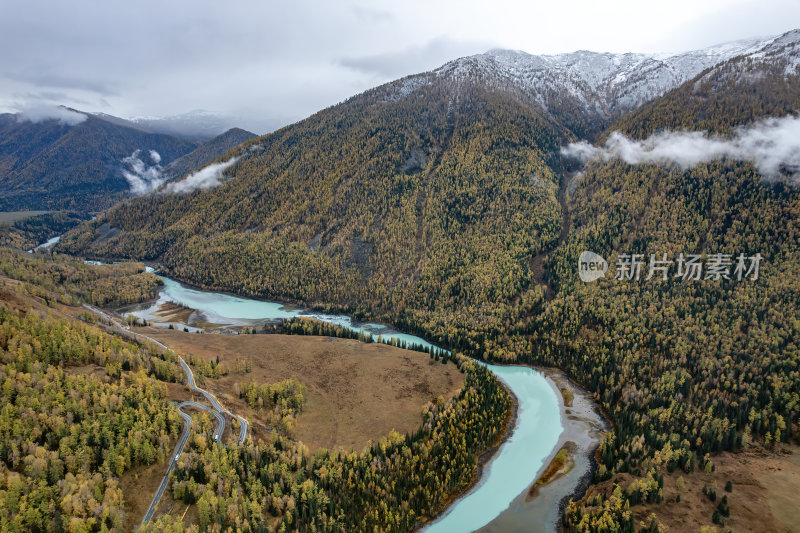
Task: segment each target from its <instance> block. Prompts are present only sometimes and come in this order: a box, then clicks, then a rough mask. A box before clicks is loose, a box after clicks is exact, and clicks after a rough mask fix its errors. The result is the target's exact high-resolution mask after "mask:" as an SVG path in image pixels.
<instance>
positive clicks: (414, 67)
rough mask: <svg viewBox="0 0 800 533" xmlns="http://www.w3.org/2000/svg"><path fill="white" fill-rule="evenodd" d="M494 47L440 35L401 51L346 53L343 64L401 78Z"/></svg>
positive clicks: (371, 73)
mask: <svg viewBox="0 0 800 533" xmlns="http://www.w3.org/2000/svg"><path fill="white" fill-rule="evenodd" d="M490 48H493V45H492V44H491V43H475V42H461V41H454V40H452V39H449V38H447V37H437V38H436V39H433V40H431V41H429V42H428V43H427V44H425V45H424V46H411V47H409V48H406V49H404V50H400V51H397V52H387V53H384V54H375V55H368V56H357V57H345V58H343V59H341V60H340V64H341V65H343V66H345V67H348V68H351V69H354V70H357V71H360V72H363V73H365V74H369V75H378V76H384V77H389V78H399V77H402V76H406V75H408V74H416V73H418V72H421V71H425V70H430V69H434V68H436V67H438V66H440V65H442V64H443V63H446V62H447V61H450V60H452V59H456V58H459V57H463V56H466V55H471V54H477V53H481V52H484V51H486V50H488V49H490Z"/></svg>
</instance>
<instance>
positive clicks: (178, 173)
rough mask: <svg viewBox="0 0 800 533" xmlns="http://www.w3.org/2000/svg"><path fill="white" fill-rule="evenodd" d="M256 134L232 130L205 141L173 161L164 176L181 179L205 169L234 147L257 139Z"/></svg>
mask: <svg viewBox="0 0 800 533" xmlns="http://www.w3.org/2000/svg"><path fill="white" fill-rule="evenodd" d="M255 136H256V134H255V133H250V132H249V131H246V130H243V129H241V128H231V129H229V130H228V131H226V132H224V133H221V134H220V135H217V136H216V137H214V138H213V139H209V140H207V141H205V142H204V143H203V144H201V145H200V146H198V147H197V148H195V149H194V150H193V151H191V152H189V153H188V154H186V155H183V156H181V157H179V158H178V159H176V160H174V161H172V162H171V163H170V164H168V165H167V166H166V167H165V168H164V175H165V177H167V178H168V179H173V178H180V177H182V176H185V175H186V174H188V173H190V172H192V171H193V170H195V169H198V168H200V167H203V166H205V165H207V164H208V163H210V162H211V161H214V160H215V159H217V158H218V157H220V156H222V155H225V154H226V153H227V152H229V151H230V150H231V149H233V148H234V147H236V146H238V145H240V144H242V143H243V142H245V141H247V140H250V139H252V138H253V137H255Z"/></svg>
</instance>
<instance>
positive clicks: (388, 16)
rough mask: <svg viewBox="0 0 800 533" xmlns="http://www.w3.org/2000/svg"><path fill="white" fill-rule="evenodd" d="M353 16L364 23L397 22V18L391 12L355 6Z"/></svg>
mask: <svg viewBox="0 0 800 533" xmlns="http://www.w3.org/2000/svg"><path fill="white" fill-rule="evenodd" d="M353 14H355V16H356V18H358V19H359V20H361V21H363V22H371V23H381V22H391V21H393V20H395V16H394V15H393V14H392V13H391V12H390V11H386V10H384V9H375V8H372V7H365V6H354V7H353Z"/></svg>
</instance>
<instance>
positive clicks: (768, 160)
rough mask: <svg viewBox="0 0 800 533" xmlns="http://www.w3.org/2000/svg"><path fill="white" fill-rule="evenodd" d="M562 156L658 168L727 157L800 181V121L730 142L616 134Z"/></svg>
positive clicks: (769, 123) (741, 133)
mask: <svg viewBox="0 0 800 533" xmlns="http://www.w3.org/2000/svg"><path fill="white" fill-rule="evenodd" d="M561 153H562V155H564V156H565V157H571V158H576V159H579V160H581V161H583V162H587V161H590V160H593V159H599V160H603V161H608V160H610V159H613V158H617V157H618V158H620V159H622V160H623V161H625V162H626V163H628V164H631V165H638V164H641V163H654V164H659V165H666V166H669V165H676V166H678V167H681V168H690V167H693V166H696V165H698V164H700V163H705V162H708V161H713V160H716V159H723V158H727V159H733V160H739V161H752V162H753V164H754V165H755V167H756V169H757V170H758V172H759V173H760V174H762V175H763V176H766V177H768V178H777V177H779V176H781V175H786V176H789V177H790V178H791V179H792V180H794V181H795V182H800V117H795V116H791V115H789V116H785V117H782V118H771V119H766V120H762V121H758V122H756V123H754V124H751V125H749V126H747V127H741V128H738V129H736V131H735V133H734V135H733V136H732V137H731V138H722V137H718V136H712V135H709V134H708V133H707V132H662V133H658V134H655V135H652V136H650V137H648V138H647V139H645V140H641V141H640V140H632V139H629V138H628V137H626V136H625V135H623V134H621V133H619V132H614V133H612V134H611V135H610V136H609V138H608V140H607V141H606V143H605V145H604V146H600V147H598V146H592V145H591V144H589V143H587V142H586V141H581V142H578V143H572V144H569V145H568V146H565V147H563V148H562V149H561Z"/></svg>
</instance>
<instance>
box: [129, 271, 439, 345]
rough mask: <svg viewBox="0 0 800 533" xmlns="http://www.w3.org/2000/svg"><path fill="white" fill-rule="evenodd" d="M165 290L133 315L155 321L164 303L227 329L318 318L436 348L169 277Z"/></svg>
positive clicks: (382, 329) (385, 330) (378, 328)
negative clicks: (191, 311)
mask: <svg viewBox="0 0 800 533" xmlns="http://www.w3.org/2000/svg"><path fill="white" fill-rule="evenodd" d="M160 277H161V278H162V279H163V280H164V287H162V289H161V291H160V292H159V298H158V301H157V302H156V303H155V304H153V305H151V306H150V307H147V308H139V309H135V310H131V311H130V313H131V314H133V315H135V316H138V317H139V318H144V319H147V320H151V319H152V316H153V313H154V312H155V311H156V309H157V308H158V306H159V305H161V304H162V303H164V302H175V303H179V304H181V305H184V306H186V307H190V308H192V309H197V310H198V311H202V312H203V313H204V314H205V315H206V318H207V319H208V321H209V322H213V323H215V324H225V325H249V322H250V321H253V320H284V319H287V318H293V317H297V316H305V317H311V318H316V319H317V320H320V321H322V322H327V323H329V324H336V325H338V326H342V327H345V328H347V329H350V330H351V331H358V332H364V333H369V334H371V335H372V337H373V339H375V340H378V337H381V338H382V339H383V340H389V339H397V340H399V341H403V342H406V343H414V344H421V345H422V346H424V347H426V348H430V347H432V346H433V345H432V344H430V343H429V342H427V341H425V340H424V339H422V338H420V337H416V336H414V335H409V334H407V333H402V332H399V331H397V330H395V329H392V328H390V327H388V326H384V325H383V324H372V323H358V322H354V321H353V320H352V319H351V318H350V317H349V316H347V315H329V314H324V313H316V312H313V311H309V310H305V309H301V308H297V307H292V306H287V305H284V304H282V303H278V302H267V301H263V300H253V299H251V298H241V297H239V296H232V295H230V294H222V293H218V292H211V291H203V290H198V289H192V288H190V287H187V286H185V285H183V284H182V283H180V282H178V281H175V280H174V279H171V278H168V277H166V276H160Z"/></svg>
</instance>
